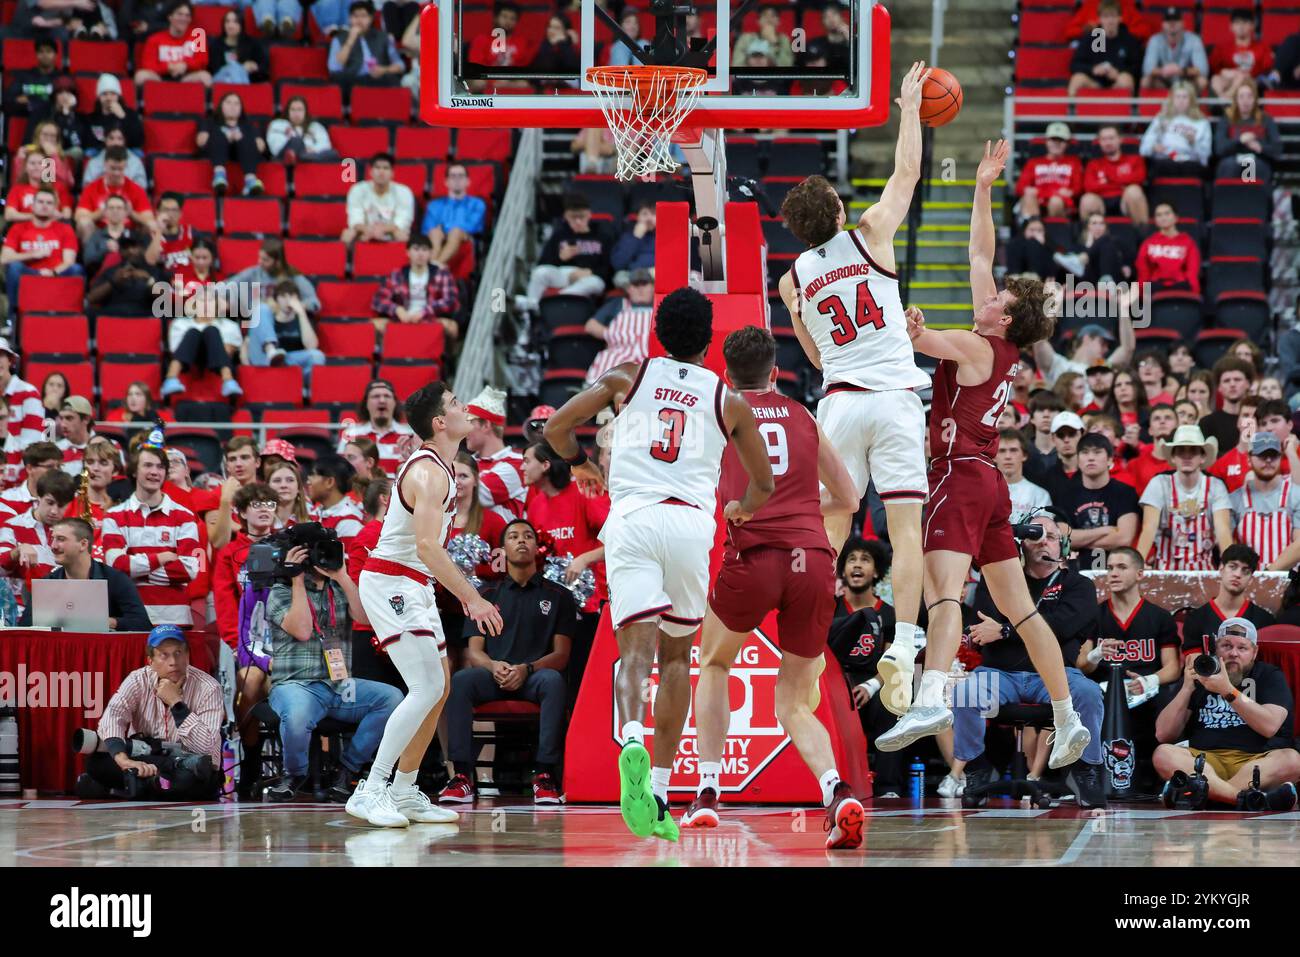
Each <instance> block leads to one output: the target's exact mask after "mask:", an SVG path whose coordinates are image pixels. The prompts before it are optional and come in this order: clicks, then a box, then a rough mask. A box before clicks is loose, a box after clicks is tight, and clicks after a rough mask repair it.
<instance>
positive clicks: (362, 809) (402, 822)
mask: <svg viewBox="0 0 1300 957" xmlns="http://www.w3.org/2000/svg"><path fill="white" fill-rule="evenodd" d="M366 783H367V782H366V781H364V780H363V781H360V782H358V784H357V789H356V790H355V791H353V792H352V797H350V798H348V803H347V807H346V808H345V810H346V811H347V812H348V813H349V814H351V815H352V816H353V817H355V818H360V819H361V820H363V821H365V822H366V823H368V824H373V825H374V826H375V827H406V826H407V825H409V824H410V823H411V821H410V819H409V818H407V817H406V815H404V814H403V813H402V812H401V811H399V810H397V806H396V805H395V804H393V799H392V797H391V796H390V795H389V793H388V788H387V787H384V788H380V789H377V790H376V791H375V793H371V792H369V791H367V790H366Z"/></svg>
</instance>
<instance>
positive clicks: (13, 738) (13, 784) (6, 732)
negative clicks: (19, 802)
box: [0, 708, 22, 797]
mask: <svg viewBox="0 0 1300 957" xmlns="http://www.w3.org/2000/svg"><path fill="white" fill-rule="evenodd" d="M18 777H19V775H18V712H17V710H15V709H14V708H0V797H21V796H22V788H21V786H20V785H19V783H18Z"/></svg>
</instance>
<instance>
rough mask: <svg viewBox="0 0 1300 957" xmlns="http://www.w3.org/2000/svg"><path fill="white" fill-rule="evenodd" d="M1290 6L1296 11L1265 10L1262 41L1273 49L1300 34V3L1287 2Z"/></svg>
mask: <svg viewBox="0 0 1300 957" xmlns="http://www.w3.org/2000/svg"><path fill="white" fill-rule="evenodd" d="M1287 4H1288V5H1289V6H1293V7H1295V8H1296V9H1288V10H1272V11H1270V10H1268V9H1267V4H1266V5H1265V7H1266V8H1265V10H1264V19H1263V23H1262V25H1261V26H1260V31H1259V34H1260V39H1261V40H1263V41H1264V42H1265V43H1266V44H1268V45H1269V46H1271V47H1276V46H1278V45H1280V44H1281V43H1282V41H1283V40H1285V39H1286V38H1287V37H1289V36H1290V35H1291V34H1293V33H1300V3H1297V2H1296V0H1287Z"/></svg>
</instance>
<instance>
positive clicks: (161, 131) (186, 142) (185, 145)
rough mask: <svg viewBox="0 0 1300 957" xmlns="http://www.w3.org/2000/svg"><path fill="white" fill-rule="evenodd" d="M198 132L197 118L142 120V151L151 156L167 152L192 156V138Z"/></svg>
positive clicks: (193, 150)
mask: <svg viewBox="0 0 1300 957" xmlns="http://www.w3.org/2000/svg"><path fill="white" fill-rule="evenodd" d="M198 132H199V123H198V121H197V120H159V119H154V118H150V119H147V120H145V121H144V151H145V152H146V153H147V154H149V155H151V156H157V155H159V154H168V153H170V154H172V155H174V156H193V155H194V153H195V146H194V138H195V136H197V135H198Z"/></svg>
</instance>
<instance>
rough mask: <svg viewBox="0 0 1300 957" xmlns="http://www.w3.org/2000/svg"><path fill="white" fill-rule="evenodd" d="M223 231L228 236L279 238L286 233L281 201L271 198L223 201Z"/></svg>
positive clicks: (235, 198)
mask: <svg viewBox="0 0 1300 957" xmlns="http://www.w3.org/2000/svg"><path fill="white" fill-rule="evenodd" d="M221 231H222V232H223V233H225V234H226V235H231V234H235V235H239V234H245V235H248V234H256V235H260V236H279V235H280V234H281V233H282V232H283V231H284V223H283V219H282V217H281V210H280V201H279V200H278V199H272V198H270V197H259V198H248V199H245V198H242V197H231V198H230V199H225V200H222V202H221Z"/></svg>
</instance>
